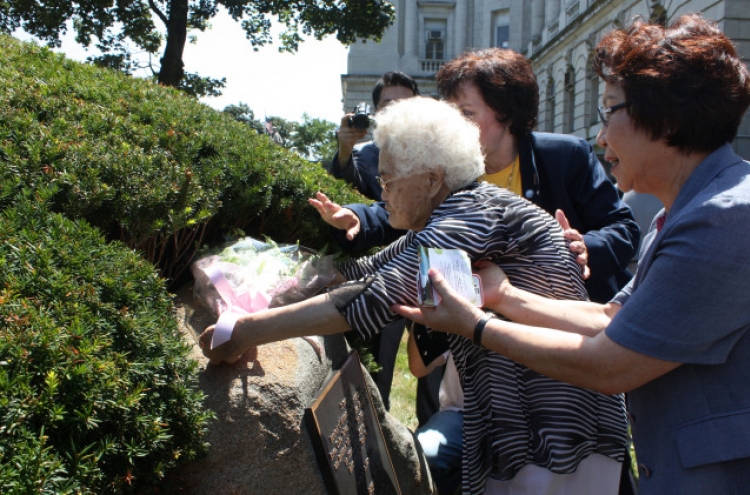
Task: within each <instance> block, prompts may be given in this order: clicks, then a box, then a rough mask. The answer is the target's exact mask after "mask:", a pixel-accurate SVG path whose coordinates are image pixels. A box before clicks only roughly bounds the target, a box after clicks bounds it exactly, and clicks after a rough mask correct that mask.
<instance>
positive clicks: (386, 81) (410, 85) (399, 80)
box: [372, 70, 419, 108]
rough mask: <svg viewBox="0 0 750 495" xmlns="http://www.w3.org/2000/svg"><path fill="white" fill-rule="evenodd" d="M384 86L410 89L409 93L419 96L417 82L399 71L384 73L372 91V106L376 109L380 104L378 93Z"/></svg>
mask: <svg viewBox="0 0 750 495" xmlns="http://www.w3.org/2000/svg"><path fill="white" fill-rule="evenodd" d="M386 86H403V87H405V88H407V89H410V90H411V92H412V93H414V96H417V95H419V86H417V81H415V80H414V79H413V78H412V77H411V76H408V75H406V74H404V73H403V72H401V71H399V70H394V71H390V72H386V73H385V74H383V77H381V78H380V79H378V82H376V83H375V87H374V88H373V90H372V104H373V106H374V107H375V108H377V107H378V103H380V93H382V92H383V88H385V87H386Z"/></svg>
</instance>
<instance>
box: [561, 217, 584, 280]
mask: <svg viewBox="0 0 750 495" xmlns="http://www.w3.org/2000/svg"><path fill="white" fill-rule="evenodd" d="M555 220H557V223H559V224H560V227H562V229H563V236H564V237H565V239H567V240H568V241H570V250H571V251H573V252H574V253H575V254H577V255H578V256H577V257H576V263H578V265H579V266H580V267H581V276H582V277H583V279H584V280H588V278H589V277H590V276H591V269H590V268H589V252H588V249H586V242H584V240H583V234H581V233H580V232H578V231H577V230H576V229H571V228H570V222H568V217H566V216H565V213H564V212H563V211H562V210H556V211H555Z"/></svg>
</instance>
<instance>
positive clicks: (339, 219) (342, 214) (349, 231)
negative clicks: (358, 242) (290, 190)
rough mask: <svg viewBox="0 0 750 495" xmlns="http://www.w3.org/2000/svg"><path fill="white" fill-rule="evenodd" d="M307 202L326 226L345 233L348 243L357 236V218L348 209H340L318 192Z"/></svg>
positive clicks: (358, 225) (339, 206) (336, 204)
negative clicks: (316, 211)
mask: <svg viewBox="0 0 750 495" xmlns="http://www.w3.org/2000/svg"><path fill="white" fill-rule="evenodd" d="M307 202H308V203H310V204H311V205H312V206H313V207H314V208H315V209H316V210H318V213H320V216H321V218H323V220H325V221H326V223H327V224H328V225H331V226H332V227H335V228H337V229H339V230H344V231H346V238H347V239H349V240H350V241H351V240H354V238H355V237H356V236H357V234H359V228H360V222H359V217H358V216H357V215H356V214H355V213H354V212H353V211H352V210H350V209H349V208H342V207H341V205H339V204H338V203H334V202H333V201H331V200H330V199H328V196H326V195H325V194H323V193H322V192H320V191H318V192H317V193H316V194H315V198H310V199H308V200H307Z"/></svg>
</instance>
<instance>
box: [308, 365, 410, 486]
mask: <svg viewBox="0 0 750 495" xmlns="http://www.w3.org/2000/svg"><path fill="white" fill-rule="evenodd" d="M362 373H363V372H362V367H361V366H360V363H359V356H358V355H357V353H356V352H352V353H351V354H350V355H349V357H348V358H347V360H346V362H345V363H344V365H343V366H342V367H341V369H340V370H338V371H336V372H335V373H334V375H333V377H331V379H330V381H329V382H328V383H327V384H326V385H325V387H323V390H322V391H321V393H320V395H319V396H318V398H317V399H316V400H315V402H314V403H313V404H312V406H310V407H309V408H307V409H305V417H306V419H307V421H308V425H309V429H310V433H311V436H312V441H313V444H314V445H315V448H316V451H317V457H318V462H319V464H320V469H321V471H322V473H323V478H324V479H325V482H326V486H327V488H328V492H329V493H331V494H340V495H349V494H358V495H368V494H370V495H372V494H378V495H381V494H397V495H400V494H401V490H400V489H399V486H398V480H397V478H396V473H395V471H394V469H393V464H392V463H391V458H390V455H389V454H388V449H387V448H386V445H385V442H384V440H383V432H382V431H381V430H380V423H379V422H378V418H377V416H376V414H375V408H374V406H373V404H372V400H371V399H370V391H369V390H368V389H367V385H366V384H365V378H364V375H363V374H362Z"/></svg>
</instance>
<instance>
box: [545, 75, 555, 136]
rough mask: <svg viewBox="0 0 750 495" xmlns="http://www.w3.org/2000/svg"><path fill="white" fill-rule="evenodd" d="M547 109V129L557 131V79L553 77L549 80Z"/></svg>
mask: <svg viewBox="0 0 750 495" xmlns="http://www.w3.org/2000/svg"><path fill="white" fill-rule="evenodd" d="M545 110H546V111H545V112H544V113H545V120H546V121H547V122H546V126H545V127H546V130H547V132H555V80H554V79H552V78H550V79H549V80H548V81H547V98H546V104H545Z"/></svg>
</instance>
